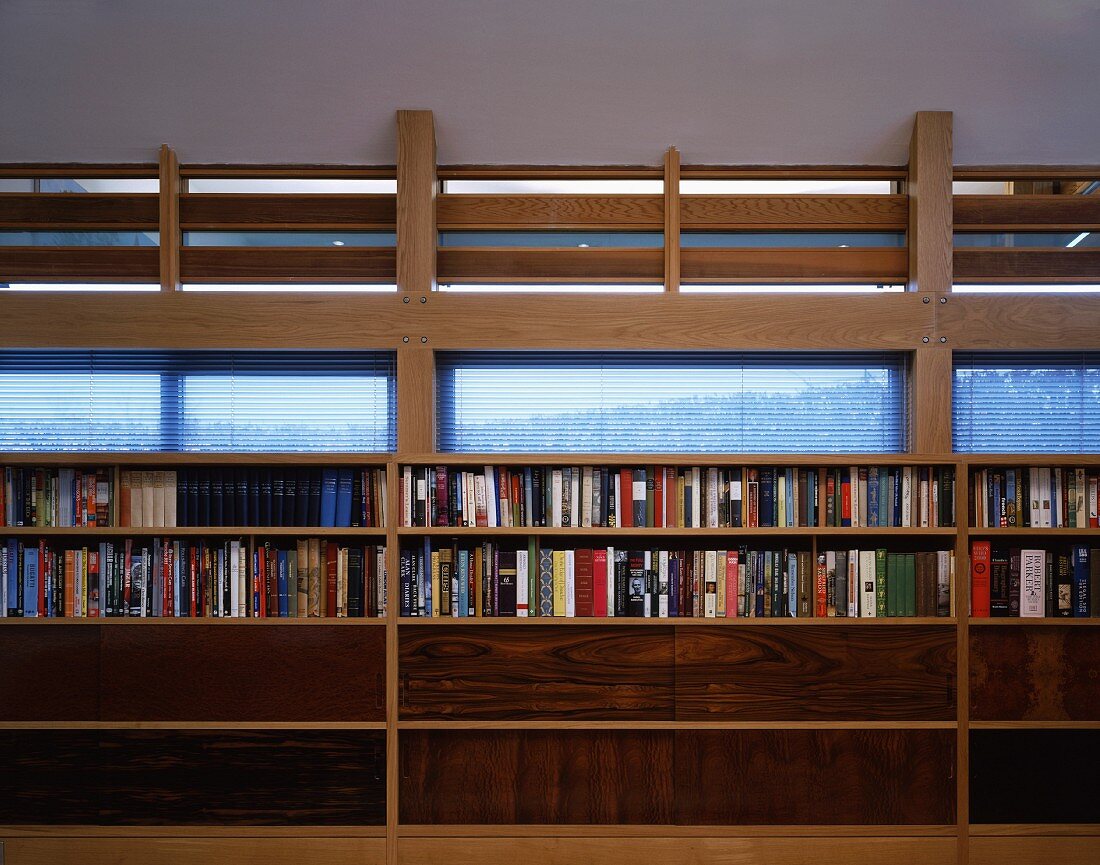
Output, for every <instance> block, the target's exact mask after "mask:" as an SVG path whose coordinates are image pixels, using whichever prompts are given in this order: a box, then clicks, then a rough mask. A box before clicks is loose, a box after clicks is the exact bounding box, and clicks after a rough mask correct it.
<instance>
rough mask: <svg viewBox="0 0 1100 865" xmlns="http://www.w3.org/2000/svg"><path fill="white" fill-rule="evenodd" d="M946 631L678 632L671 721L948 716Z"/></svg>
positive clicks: (951, 643) (950, 647)
mask: <svg viewBox="0 0 1100 865" xmlns="http://www.w3.org/2000/svg"><path fill="white" fill-rule="evenodd" d="M954 716H955V633H954V630H953V629H951V628H922V627H906V626H901V627H884V626H879V627H874V626H871V627H866V628H852V629H843V630H840V629H837V628H830V627H813V626H808V627H804V628H736V629H732V628H682V629H679V630H678V631H677V632H676V717H677V719H678V720H685V721H688V720H690V721H702V720H737V721H741V720H744V721H751V720H755V721H810V720H834V721H836V720H857V719H858V720H869V721H887V720H911V721H917V720H923V721H935V720H950V719H952V718H954Z"/></svg>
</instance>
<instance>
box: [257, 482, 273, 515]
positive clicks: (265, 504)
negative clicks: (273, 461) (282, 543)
mask: <svg viewBox="0 0 1100 865" xmlns="http://www.w3.org/2000/svg"><path fill="white" fill-rule="evenodd" d="M272 488H273V482H272V478H271V469H260V508H259V515H260V520H259V522H258V523H257V525H260V526H270V525H271V500H272V496H273V489H272Z"/></svg>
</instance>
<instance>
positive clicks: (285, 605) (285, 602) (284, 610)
mask: <svg viewBox="0 0 1100 865" xmlns="http://www.w3.org/2000/svg"><path fill="white" fill-rule="evenodd" d="M286 568H287V561H286V550H279V616H280V617H282V618H286V617H287V616H288V615H290V596H289V586H288V583H287V572H286ZM333 612H335V611H333Z"/></svg>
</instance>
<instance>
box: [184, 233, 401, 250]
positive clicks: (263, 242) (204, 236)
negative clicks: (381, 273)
mask: <svg viewBox="0 0 1100 865" xmlns="http://www.w3.org/2000/svg"><path fill="white" fill-rule="evenodd" d="M183 245H184V246H396V245H397V235H396V234H395V233H394V232H392V231H185V232H184V233H183Z"/></svg>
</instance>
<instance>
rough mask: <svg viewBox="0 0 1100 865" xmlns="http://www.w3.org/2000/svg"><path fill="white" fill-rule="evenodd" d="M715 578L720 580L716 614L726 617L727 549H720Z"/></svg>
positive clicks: (722, 617) (720, 617)
mask: <svg viewBox="0 0 1100 865" xmlns="http://www.w3.org/2000/svg"><path fill="white" fill-rule="evenodd" d="M714 576H715V579H716V580H717V581H718V609H717V610H716V611H715V615H716V616H717V617H718V618H719V619H724V618H725V617H726V551H725V550H719V551H718V557H717V562H716V563H715V569H714Z"/></svg>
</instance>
